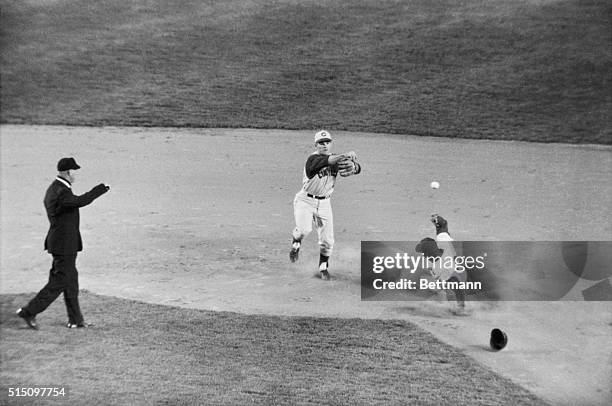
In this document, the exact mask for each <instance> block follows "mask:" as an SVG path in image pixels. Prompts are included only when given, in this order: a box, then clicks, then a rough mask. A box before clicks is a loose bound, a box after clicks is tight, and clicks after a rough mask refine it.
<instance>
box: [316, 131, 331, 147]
mask: <svg viewBox="0 0 612 406" xmlns="http://www.w3.org/2000/svg"><path fill="white" fill-rule="evenodd" d="M331 140H332V138H331V134H330V133H329V132H328V131H325V130H321V131H319V132H317V133H316V134H315V144H316V143H317V142H320V141H331Z"/></svg>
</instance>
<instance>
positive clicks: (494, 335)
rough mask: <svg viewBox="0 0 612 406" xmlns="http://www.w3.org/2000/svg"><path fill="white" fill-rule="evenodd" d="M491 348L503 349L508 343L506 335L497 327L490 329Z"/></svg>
mask: <svg viewBox="0 0 612 406" xmlns="http://www.w3.org/2000/svg"><path fill="white" fill-rule="evenodd" d="M489 343H490V344H491V348H492V349H493V350H495V351H499V350H501V349H503V348H504V347H505V346H506V344H508V336H507V335H506V333H504V332H503V331H501V330H500V329H498V328H494V329H493V330H491V340H490V341H489Z"/></svg>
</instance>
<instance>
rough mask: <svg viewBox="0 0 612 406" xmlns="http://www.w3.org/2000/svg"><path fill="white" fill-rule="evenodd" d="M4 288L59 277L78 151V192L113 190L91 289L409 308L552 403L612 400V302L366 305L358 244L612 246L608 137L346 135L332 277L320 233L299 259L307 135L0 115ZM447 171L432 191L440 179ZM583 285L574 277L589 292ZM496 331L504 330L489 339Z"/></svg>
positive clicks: (100, 217) (90, 233)
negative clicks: (446, 232)
mask: <svg viewBox="0 0 612 406" xmlns="http://www.w3.org/2000/svg"><path fill="white" fill-rule="evenodd" d="M0 131H1V132H0V134H1V139H0V141H1V148H2V155H1V168H0V169H1V181H2V182H1V194H0V198H1V208H2V223H1V225H2V240H1V242H2V246H1V265H2V273H1V275H0V277H1V279H0V289H1V292H3V293H9V292H10V293H16V292H34V291H37V290H39V289H40V288H41V287H42V286H43V285H44V283H45V282H46V277H47V275H46V274H47V270H48V268H49V264H50V258H49V256H48V255H47V254H46V253H44V252H43V251H42V244H43V238H44V235H45V233H46V230H47V219H46V216H45V213H44V208H43V206H42V198H43V194H44V191H45V189H46V187H47V186H48V184H49V183H50V182H51V180H52V179H53V177H54V175H55V163H56V162H57V160H58V158H59V157H61V156H75V157H76V158H77V162H79V164H80V165H81V166H82V169H81V170H79V171H78V172H77V175H78V181H77V183H76V184H75V185H74V188H75V191H76V193H83V192H85V191H87V190H89V189H90V188H91V187H92V186H94V185H95V184H96V183H98V182H108V183H110V184H111V186H112V190H111V192H110V193H109V194H107V195H105V196H103V197H102V198H101V199H99V200H98V201H96V202H95V203H94V204H93V205H92V206H90V207H86V208H83V209H82V211H81V224H82V225H81V230H82V234H83V239H84V244H85V251H84V252H83V253H82V255H80V256H79V259H78V267H79V270H80V275H81V287H82V288H83V289H89V290H91V291H94V292H96V293H100V294H107V295H113V296H119V297H124V298H130V299H137V300H143V301H147V302H153V303H162V304H168V305H175V306H184V307H191V308H201V309H212V310H229V311H237V312H243V313H263V314H280V315H315V316H338V317H362V318H399V319H407V320H411V321H413V322H416V323H418V324H419V325H420V326H422V327H423V328H425V329H426V330H428V331H430V332H432V333H434V334H435V335H436V336H438V337H439V338H440V339H441V340H443V341H445V342H448V343H450V344H452V345H454V346H455V347H456V348H457V349H458V350H459V351H462V352H464V353H466V354H469V355H470V356H472V357H473V358H475V359H477V360H478V361H479V362H481V363H482V364H484V365H486V366H488V367H490V368H491V369H493V370H495V371H496V372H498V373H500V374H502V375H504V376H506V377H508V378H510V379H512V380H513V381H515V382H517V383H519V384H521V385H523V386H524V387H526V388H527V389H529V390H531V391H533V392H534V393H535V394H537V395H539V396H541V397H542V398H544V399H546V400H549V401H551V402H552V403H554V404H602V405H603V404H609V403H610V401H611V400H612V392H611V390H612V388H611V383H610V382H611V380H610V377H611V376H612V344H611V340H610V339H609V338H610V336H611V333H612V305H611V304H612V302H567V301H564V302H498V303H482V302H480V303H473V302H471V303H469V308H470V313H469V315H468V316H465V317H456V316H453V315H452V314H451V313H450V312H449V306H448V303H445V302H435V301H432V302H415V301H395V302H362V301H361V300H360V274H359V267H360V241H362V240H401V241H404V240H417V239H420V238H422V237H424V236H432V235H433V230H432V227H431V224H430V223H429V222H428V217H429V214H430V213H432V212H434V211H435V212H439V213H441V214H443V215H446V217H447V218H449V220H450V224H451V231H452V233H453V236H454V237H455V238H456V239H458V240H462V239H465V240H468V239H469V240H495V241H499V240H528V241H529V240H534V241H546V240H553V241H556V240H612V221H611V218H610V217H611V216H610V213H609V208H610V207H612V184H611V183H610V182H609V179H610V178H612V153H611V152H612V149H610V148H609V147H597V146H567V145H543V144H527V143H517V142H487V141H471V140H451V139H442V138H440V139H437V138H416V137H397V136H382V135H374V134H350V133H346V132H340V133H336V134H335V135H336V142H335V146H334V148H335V150H336V151H344V150H355V151H357V153H358V155H359V157H360V160H361V162H362V163H363V166H364V172H363V174H362V175H360V176H359V177H355V178H348V179H340V181H339V182H338V185H337V188H336V192H335V195H334V200H333V205H334V217H335V219H334V220H335V226H336V227H335V229H336V240H337V246H336V251H335V254H334V256H333V258H332V261H331V263H330V264H331V270H332V273H333V276H334V279H333V280H332V281H331V282H330V283H324V282H322V281H321V280H319V279H318V278H316V277H315V273H316V272H315V271H316V261H317V256H318V253H317V248H316V240H315V237H314V235H311V236H310V237H309V238H308V239H307V240H306V241H305V244H304V248H303V250H302V251H303V252H302V257H301V258H300V261H299V262H298V263H296V264H290V263H289V261H288V247H289V243H290V231H291V229H292V228H293V226H294V225H293V214H292V201H293V196H294V194H295V192H296V191H297V190H298V188H299V185H300V182H301V171H302V165H303V162H304V159H305V157H306V155H307V154H308V153H309V152H311V149H312V145H311V139H312V133H311V132H310V131H306V132H305V131H295V132H293V131H280V130H273V131H262V130H217V129H137V128H75V127H28V126H2V127H1V128H0ZM432 180H438V181H439V182H440V183H441V185H442V187H441V188H440V190H438V191H437V192H436V193H434V192H432V191H431V189H429V187H428V185H429V182H430V181H432ZM578 288H580V287H579V286H577V289H578ZM494 327H499V328H501V329H503V330H504V331H506V332H507V333H508V336H509V340H510V341H509V345H508V347H507V348H506V349H504V350H503V351H501V352H497V353H494V352H491V351H489V350H488V335H489V332H490V330H491V329H492V328H494Z"/></svg>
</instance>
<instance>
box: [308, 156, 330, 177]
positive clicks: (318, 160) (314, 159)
mask: <svg viewBox="0 0 612 406" xmlns="http://www.w3.org/2000/svg"><path fill="white" fill-rule="evenodd" d="M328 165H329V156H328V155H319V154H312V155H311V156H309V157H308V159H307V160H306V177H307V178H308V179H311V178H312V177H313V176H315V175H316V174H317V173H319V171H320V170H321V169H323V168H325V167H326V166H328Z"/></svg>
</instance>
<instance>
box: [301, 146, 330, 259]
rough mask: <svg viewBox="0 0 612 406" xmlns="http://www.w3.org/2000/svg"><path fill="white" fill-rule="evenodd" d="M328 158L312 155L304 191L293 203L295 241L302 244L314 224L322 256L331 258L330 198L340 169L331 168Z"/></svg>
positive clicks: (308, 162)
mask: <svg viewBox="0 0 612 406" xmlns="http://www.w3.org/2000/svg"><path fill="white" fill-rule="evenodd" d="M328 159H329V155H322V154H319V153H317V152H314V153H312V154H311V155H310V156H309V157H308V159H307V160H306V164H305V165H304V177H303V181H302V189H301V190H300V191H299V192H298V193H297V194H296V195H295V199H294V200H293V214H294V217H295V224H296V227H295V229H294V230H293V238H294V239H295V240H302V238H304V237H306V236H307V235H308V234H310V232H311V231H312V225H313V223H314V225H315V228H316V230H317V235H318V238H319V247H320V252H321V254H322V255H325V256H327V257H329V256H331V253H332V250H333V247H334V220H333V213H332V207H331V195H332V193H333V192H334V185H335V183H336V177H337V176H338V166H337V165H329V163H328Z"/></svg>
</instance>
